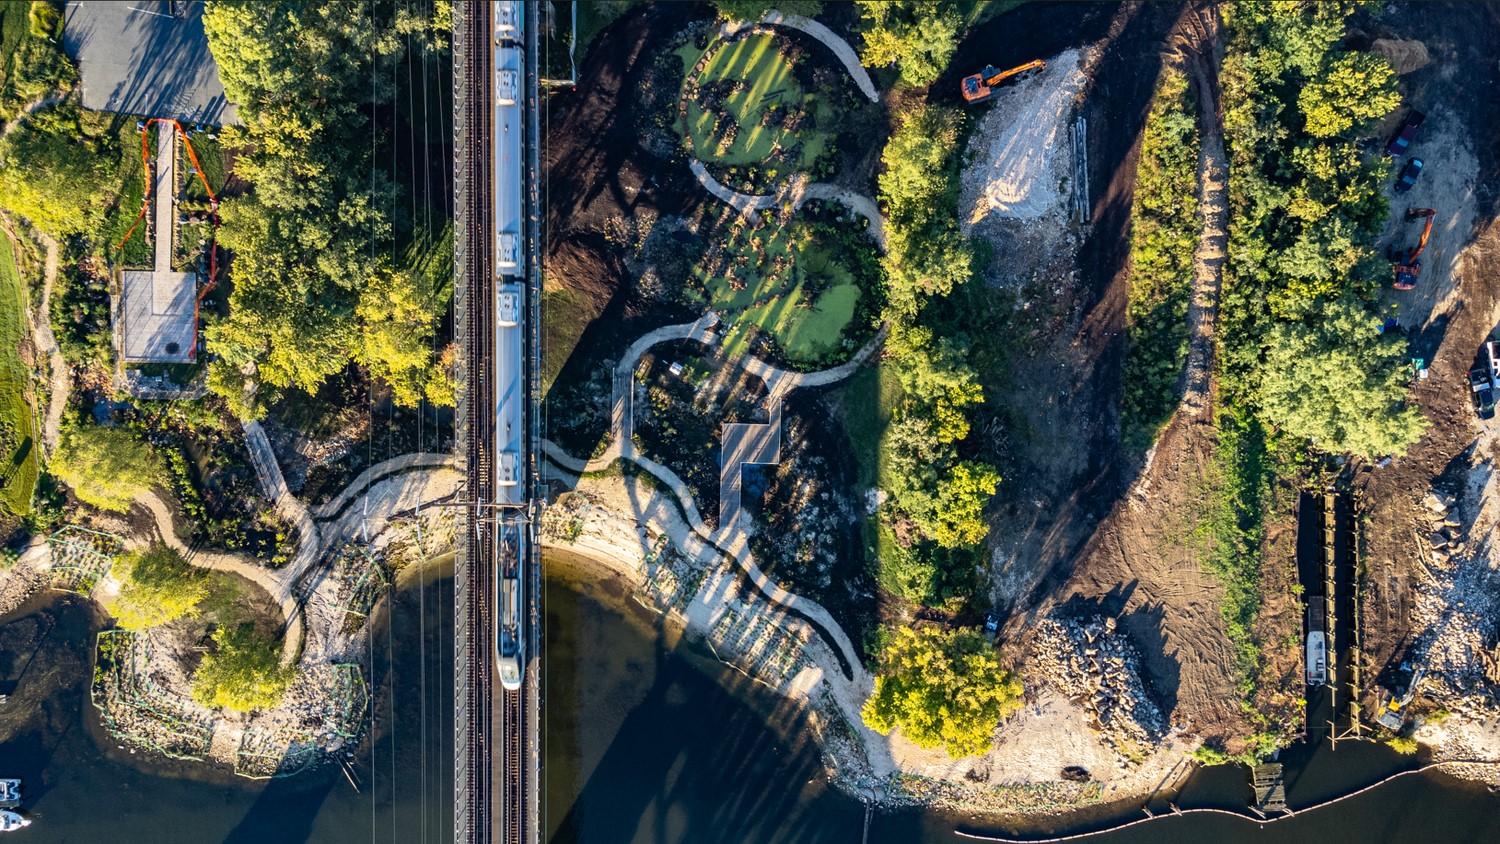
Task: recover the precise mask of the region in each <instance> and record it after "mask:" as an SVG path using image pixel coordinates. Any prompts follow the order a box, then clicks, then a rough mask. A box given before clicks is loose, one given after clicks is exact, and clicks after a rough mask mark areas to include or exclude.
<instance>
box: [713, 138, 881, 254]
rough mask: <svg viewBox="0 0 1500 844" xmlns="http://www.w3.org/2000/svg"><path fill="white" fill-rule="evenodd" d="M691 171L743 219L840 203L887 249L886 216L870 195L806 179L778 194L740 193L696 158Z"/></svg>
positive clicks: (799, 180) (793, 180)
mask: <svg viewBox="0 0 1500 844" xmlns="http://www.w3.org/2000/svg"><path fill="white" fill-rule="evenodd" d="M688 168H689V169H691V170H692V171H693V177H694V178H696V179H697V180H698V184H699V185H702V186H703V189H704V190H706V191H708V192H709V193H711V194H713V195H714V197H715V198H717V199H719V200H720V201H722V202H723V203H724V204H725V205H728V206H729V207H730V208H733V209H734V210H736V211H738V212H739V213H740V215H741V216H749V215H750V214H753V213H755V212H756V211H764V210H768V209H773V208H780V207H782V206H783V205H785V204H786V203H787V202H790V203H791V204H792V207H793V208H801V207H802V206H803V205H805V204H807V203H808V202H810V201H812V200H820V201H824V202H838V203H841V204H843V205H844V206H845V207H846V208H848V209H849V210H850V211H853V212H854V213H855V214H858V215H859V216H861V217H863V218H865V220H866V221H867V222H868V223H869V227H868V228H866V229H865V231H866V232H868V233H869V235H870V238H871V239H872V240H874V241H875V244H876V245H877V246H879V247H880V249H881V250H882V251H884V250H885V248H886V234H885V217H883V216H881V214H880V208H879V206H877V205H876V204H875V200H873V199H871V198H869V197H868V196H865V195H863V194H859V193H855V192H854V191H851V190H848V189H846V188H841V187H839V186H838V185H833V184H828V183H827V182H808V181H807V180H806V179H791V180H790V181H788V182H787V183H786V184H785V185H783V186H782V188H781V189H780V190H778V191H777V192H776V193H767V194H755V193H741V192H740V191H737V190H734V189H733V188H730V187H728V186H727V185H725V184H724V183H723V182H720V181H719V180H718V179H715V178H714V177H713V174H711V173H709V172H708V168H707V167H705V166H704V165H703V162H701V161H699V160H698V159H696V158H694V159H693V160H691V161H689V162H688Z"/></svg>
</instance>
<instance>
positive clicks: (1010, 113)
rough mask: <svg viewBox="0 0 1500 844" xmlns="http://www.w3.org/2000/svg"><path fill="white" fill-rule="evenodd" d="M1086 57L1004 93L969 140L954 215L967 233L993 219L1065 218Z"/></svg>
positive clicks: (1072, 56)
mask: <svg viewBox="0 0 1500 844" xmlns="http://www.w3.org/2000/svg"><path fill="white" fill-rule="evenodd" d="M1084 64H1085V62H1084V55H1083V53H1082V52H1081V51H1080V50H1076V49H1074V50H1068V51H1067V52H1064V53H1060V54H1058V55H1057V56H1054V57H1053V58H1050V59H1048V60H1047V67H1046V69H1045V70H1043V71H1042V72H1041V73H1038V74H1036V75H1035V76H1032V77H1029V78H1026V79H1022V80H1021V81H1019V82H1016V83H1014V84H1011V85H1009V86H1007V87H1004V88H1001V89H1000V90H999V92H998V93H997V94H996V95H995V98H994V99H993V100H992V101H991V102H990V103H989V104H987V105H985V106H982V107H983V108H988V109H989V112H988V113H987V114H985V115H984V119H983V120H981V121H980V123H979V126H978V128H977V129H976V130H975V132H974V136H973V140H971V141H970V145H969V153H970V156H971V157H972V159H973V163H972V164H970V165H969V166H968V167H965V168H964V172H963V177H962V189H961V196H960V199H959V208H960V209H962V211H963V215H962V222H963V225H964V227H965V229H967V228H969V227H971V226H973V225H974V224H976V223H978V222H980V221H982V220H984V219H985V218H987V217H990V216H992V215H993V216H997V217H1004V218H1013V219H1020V220H1035V219H1040V218H1042V217H1046V216H1049V215H1062V214H1063V213H1065V211H1064V207H1065V206H1064V201H1063V200H1064V195H1063V188H1062V187H1061V186H1062V185H1063V184H1064V183H1065V180H1067V179H1068V178H1069V177H1070V176H1071V174H1072V166H1073V161H1072V159H1073V155H1072V145H1071V144H1070V143H1069V142H1068V121H1069V118H1070V117H1071V116H1072V114H1073V107H1074V105H1075V103H1076V102H1077V99H1078V95H1079V92H1080V91H1082V90H1083V83H1084V81H1085V79H1086V78H1087V74H1086V72H1085V70H1084Z"/></svg>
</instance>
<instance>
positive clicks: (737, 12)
mask: <svg viewBox="0 0 1500 844" xmlns="http://www.w3.org/2000/svg"><path fill="white" fill-rule="evenodd" d="M713 3H714V8H716V9H718V10H719V12H720V13H722V14H723V15H724V17H726V18H729V19H730V20H735V21H758V20H760V19H761V18H763V17H765V16H766V12H769V11H771V10H772V9H775V10H776V11H778V12H781V13H782V14H784V15H801V16H802V17H805V18H815V17H817V16H818V13H819V12H821V11H823V0H781V2H779V3H777V2H772V0H713Z"/></svg>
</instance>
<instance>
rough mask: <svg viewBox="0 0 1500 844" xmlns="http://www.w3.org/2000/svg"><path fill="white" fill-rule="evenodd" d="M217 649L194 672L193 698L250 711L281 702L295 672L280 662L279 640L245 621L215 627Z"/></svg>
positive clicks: (215, 706)
mask: <svg viewBox="0 0 1500 844" xmlns="http://www.w3.org/2000/svg"><path fill="white" fill-rule="evenodd" d="M214 644H215V646H216V650H215V651H214V652H212V653H209V654H207V655H205V656H204V657H203V662H202V664H200V665H199V666H198V671H197V673H196V674H195V675H194V676H193V700H196V701H197V702H198V703H201V704H203V705H204V706H207V707H211V708H213V709H233V710H235V711H236V712H250V711H253V710H256V709H269V708H271V707H273V706H275V705H276V704H278V703H280V702H281V697H282V695H283V694H285V693H286V687H287V685H288V684H289V683H290V682H291V678H292V672H291V671H287V670H283V669H282V668H281V665H280V648H278V647H277V645H278V642H277V641H276V640H275V639H274V638H272V637H270V636H263V635H261V634H259V633H257V632H255V625H254V624H251V623H244V624H240V625H237V626H236V627H235V628H234V629H233V630H230V629H229V628H227V627H220V628H219V629H218V630H215V631H214Z"/></svg>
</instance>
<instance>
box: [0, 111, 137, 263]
mask: <svg viewBox="0 0 1500 844" xmlns="http://www.w3.org/2000/svg"><path fill="white" fill-rule="evenodd" d="M85 122H86V121H85V119H84V117H83V115H82V114H81V113H80V111H79V109H78V107H77V106H76V105H75V104H71V103H70V104H64V105H59V106H57V107H54V108H49V109H40V110H38V111H35V112H33V113H32V114H31V116H30V117H28V118H27V119H26V121H25V122H24V123H21V124H19V125H17V126H15V128H14V129H13V130H12V131H10V132H9V133H8V134H7V135H6V136H5V139H4V140H3V141H0V172H3V173H4V174H5V177H4V178H0V207H4V208H5V209H6V210H8V211H11V212H13V213H16V214H19V215H21V216H22V217H25V218H26V219H27V220H29V221H31V224H32V225H34V226H36V227H37V228H39V229H41V230H42V231H44V232H46V233H47V234H49V235H52V236H53V237H56V238H66V237H70V236H72V235H76V234H80V233H83V232H87V231H92V230H94V229H95V228H97V227H98V226H99V224H100V223H101V222H103V220H104V215H105V213H106V212H107V211H108V210H109V205H110V203H111V202H113V201H114V197H115V189H117V188H118V187H119V185H118V183H117V182H116V181H115V176H114V171H113V164H114V163H115V162H117V161H119V155H120V151H119V149H118V148H117V147H114V146H113V144H112V142H111V139H108V138H102V137H99V136H97V135H96V134H95V133H94V132H93V131H92V128H93V127H90V126H86V125H85Z"/></svg>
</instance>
